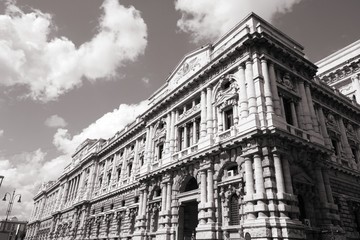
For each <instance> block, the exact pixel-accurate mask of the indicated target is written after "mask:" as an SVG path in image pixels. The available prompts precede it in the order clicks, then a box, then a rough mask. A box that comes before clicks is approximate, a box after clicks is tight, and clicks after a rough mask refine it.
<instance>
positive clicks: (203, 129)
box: [200, 89, 206, 137]
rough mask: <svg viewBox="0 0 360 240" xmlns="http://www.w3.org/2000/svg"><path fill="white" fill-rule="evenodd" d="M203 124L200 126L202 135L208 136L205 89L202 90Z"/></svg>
mask: <svg viewBox="0 0 360 240" xmlns="http://www.w3.org/2000/svg"><path fill="white" fill-rule="evenodd" d="M200 104H201V126H200V136H201V137H205V136H206V92H205V89H204V90H202V91H201V100H200Z"/></svg>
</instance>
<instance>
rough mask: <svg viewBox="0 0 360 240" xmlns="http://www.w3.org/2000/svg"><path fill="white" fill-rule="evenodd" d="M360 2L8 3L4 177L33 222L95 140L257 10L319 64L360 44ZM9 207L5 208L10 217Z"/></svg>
mask: <svg viewBox="0 0 360 240" xmlns="http://www.w3.org/2000/svg"><path fill="white" fill-rule="evenodd" d="M359 9H360V1H358V0H343V1H337V0H272V1H268V0H223V1H217V0H197V1H193V0H151V1H144V0H133V1H130V0H119V1H118V0H106V1H101V0H62V1H58V0H17V1H16V2H14V1H6V0H0V175H4V176H5V179H4V182H3V185H2V186H1V188H0V198H2V196H3V194H4V193H5V192H10V191H13V189H16V191H17V192H19V193H21V194H22V200H23V202H22V203H21V204H18V203H15V205H14V208H13V212H12V215H16V216H17V217H18V218H22V219H26V218H27V217H28V216H29V215H30V212H31V209H32V196H33V195H34V193H35V192H36V191H37V189H38V187H39V185H40V184H41V182H43V181H48V180H51V179H56V178H57V177H58V176H59V174H60V173H61V171H62V169H63V167H64V166H66V165H67V164H68V163H69V155H70V154H71V153H72V152H73V150H74V149H75V148H76V147H77V145H78V144H80V143H81V142H82V141H83V140H85V139H86V138H100V137H101V138H109V137H111V136H112V135H113V134H114V133H115V132H116V131H118V130H120V129H121V128H122V127H123V126H124V125H126V124H127V123H129V122H131V121H132V119H133V118H134V116H136V115H137V114H139V113H141V112H142V111H144V109H146V104H147V103H146V99H147V98H148V97H149V96H150V95H151V94H152V93H153V92H154V91H155V90H156V89H158V88H159V87H160V86H161V85H162V84H163V83H164V82H165V80H166V78H167V76H168V75H169V74H170V73H171V71H172V70H173V69H174V67H175V66H176V65H177V63H178V62H179V61H180V60H181V58H182V57H183V56H184V55H185V54H186V53H187V52H189V51H192V50H194V49H196V48H198V47H200V46H202V45H204V44H207V43H211V42H213V41H214V40H216V39H217V38H218V37H219V36H221V34H223V33H225V32H226V31H227V30H228V29H229V28H231V27H232V26H233V25H235V24H236V23H237V22H238V21H239V20H241V19H242V18H243V17H245V16H246V15H247V14H248V13H249V12H250V11H254V12H256V13H257V14H258V15H260V16H262V17H263V18H265V19H266V20H268V21H270V22H271V23H272V24H273V25H274V26H276V27H277V28H279V29H280V30H282V31H283V32H285V33H286V34H288V35H289V36H290V37H292V38H294V39H295V40H297V41H298V42H299V43H301V44H302V45H303V46H304V47H305V52H306V55H307V57H308V58H309V59H310V60H312V61H314V62H315V61H317V60H319V59H321V58H323V57H325V56H327V55H329V54H330V53H332V52H334V51H336V50H338V49H340V48H342V47H344V46H346V45H347V44H349V43H351V42H354V41H355V40H357V39H359V38H360V32H359V31H358V28H359V27H358V23H359V22H360V15H359V14H358V10H359ZM6 206H7V202H0V217H1V216H4V215H5V211H6Z"/></svg>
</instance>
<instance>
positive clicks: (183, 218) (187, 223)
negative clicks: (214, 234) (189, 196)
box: [178, 200, 198, 240]
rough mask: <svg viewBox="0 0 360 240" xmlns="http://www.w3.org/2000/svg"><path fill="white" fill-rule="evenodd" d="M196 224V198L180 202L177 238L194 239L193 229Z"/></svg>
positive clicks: (182, 239)
mask: <svg viewBox="0 0 360 240" xmlns="http://www.w3.org/2000/svg"><path fill="white" fill-rule="evenodd" d="M197 225H198V203H197V201H196V200H194V201H191V202H186V203H182V204H181V205H180V211H179V238H178V240H193V239H196V238H195V236H196V232H195V229H196V227H197Z"/></svg>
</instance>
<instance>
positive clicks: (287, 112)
mask: <svg viewBox="0 0 360 240" xmlns="http://www.w3.org/2000/svg"><path fill="white" fill-rule="evenodd" d="M283 103H284V113H285V120H286V122H287V123H288V124H290V125H294V119H293V117H292V113H291V100H290V99H288V98H283Z"/></svg>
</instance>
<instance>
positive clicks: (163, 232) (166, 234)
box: [156, 228, 172, 240]
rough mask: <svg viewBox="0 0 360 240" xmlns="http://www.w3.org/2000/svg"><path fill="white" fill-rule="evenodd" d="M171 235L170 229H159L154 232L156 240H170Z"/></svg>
mask: <svg viewBox="0 0 360 240" xmlns="http://www.w3.org/2000/svg"><path fill="white" fill-rule="evenodd" d="M171 235H172V234H171V231H170V228H161V229H159V230H157V232H156V240H170V239H171Z"/></svg>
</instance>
